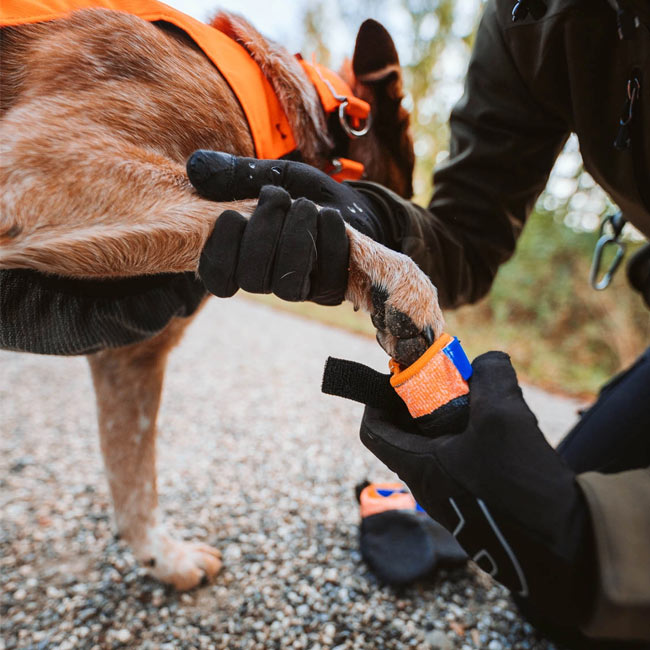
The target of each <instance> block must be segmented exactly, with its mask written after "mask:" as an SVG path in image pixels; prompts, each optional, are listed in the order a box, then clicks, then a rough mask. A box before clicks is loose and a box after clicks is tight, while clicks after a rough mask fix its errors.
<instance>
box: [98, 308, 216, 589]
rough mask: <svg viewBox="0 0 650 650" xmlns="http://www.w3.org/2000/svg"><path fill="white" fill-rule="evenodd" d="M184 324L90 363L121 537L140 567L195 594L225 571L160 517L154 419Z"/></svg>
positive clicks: (103, 354) (201, 546)
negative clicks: (174, 533) (170, 530)
mask: <svg viewBox="0 0 650 650" xmlns="http://www.w3.org/2000/svg"><path fill="white" fill-rule="evenodd" d="M186 324H187V319H176V320H174V321H172V323H171V324H170V325H169V326H168V327H167V329H166V330H165V331H163V332H162V333H161V334H159V335H158V336H156V337H155V338H153V339H151V340H149V341H145V342H143V343H138V344H136V345H132V346H129V347H126V348H120V349H117V350H107V351H104V352H99V353H97V354H94V355H92V356H89V357H88V360H89V362H90V368H91V371H92V376H93V381H94V384H95V392H96V396H97V410H98V417H99V433H100V439H101V448H102V454H103V456H104V464H105V467H106V474H107V476H108V482H109V485H110V489H111V493H112V497H113V503H114V507H115V517H116V523H117V530H118V533H119V534H120V535H121V536H122V537H123V538H124V539H125V540H126V541H127V542H128V543H129V545H130V546H131V547H132V549H133V550H134V553H135V555H136V557H137V559H138V561H140V562H141V563H142V564H144V565H145V566H148V567H150V571H151V573H152V574H153V575H154V576H155V577H156V578H158V579H160V580H162V581H163V582H168V583H171V584H173V585H174V586H175V587H176V588H177V589H190V588H192V587H194V586H196V585H197V584H199V583H200V582H201V580H202V579H203V577H204V576H205V577H208V578H211V577H212V576H214V575H215V574H216V573H217V572H218V571H219V569H220V567H221V561H220V559H219V558H220V554H219V551H217V550H216V549H214V548H212V547H210V546H207V545H205V544H197V543H192V542H184V541H178V540H175V539H174V538H173V537H171V536H170V535H169V533H168V532H167V531H166V529H165V526H164V524H163V522H162V521H161V518H160V515H159V513H158V510H157V506H158V495H157V490H156V449H155V444H156V415H157V413H158V405H159V402H160V393H161V388H162V381H163V374H164V370H165V363H166V359H167V353H168V352H169V350H170V348H171V347H172V345H173V344H174V343H175V342H176V341H177V340H178V338H179V337H180V335H181V333H182V331H183V329H184V328H185V326H186Z"/></svg>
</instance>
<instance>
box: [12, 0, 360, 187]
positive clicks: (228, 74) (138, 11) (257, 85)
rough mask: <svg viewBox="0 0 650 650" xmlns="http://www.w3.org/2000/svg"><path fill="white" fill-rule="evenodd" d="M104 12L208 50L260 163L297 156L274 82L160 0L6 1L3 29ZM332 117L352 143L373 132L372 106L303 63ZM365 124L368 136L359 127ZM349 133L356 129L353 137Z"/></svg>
mask: <svg viewBox="0 0 650 650" xmlns="http://www.w3.org/2000/svg"><path fill="white" fill-rule="evenodd" d="M89 8H103V9H111V10H114V11H122V12H126V13H129V14H133V15H135V16H138V17H139V18H142V19H144V20H147V21H149V22H154V21H159V20H160V21H165V22H168V23H171V24H172V25H175V26H176V27H178V28H180V29H182V30H183V31H184V32H185V33H186V34H187V35H188V36H189V37H190V38H192V40H193V41H194V42H195V43H196V44H197V45H198V46H199V47H200V48H201V49H202V50H203V52H204V53H205V55H206V56H207V57H208V58H209V59H210V61H211V62H212V63H213V64H214V65H215V66H216V68H217V70H219V72H220V73H221V74H222V75H223V77H224V78H225V80H226V81H227V82H228V84H229V86H230V88H231V90H232V91H233V92H234V93H235V95H236V97H237V99H238V100H239V103H240V104H241V107H242V109H243V111H244V114H245V116H246V120H247V121H248V125H249V128H250V131H251V135H252V138H253V142H254V145H255V152H256V156H257V157H258V158H267V159H274V158H282V157H283V156H286V155H287V154H289V153H291V152H293V151H295V150H296V141H295V138H294V136H293V133H292V131H291V126H290V124H289V121H288V119H287V116H286V114H285V112H284V109H283V108H282V106H281V104H280V102H279V100H278V98H277V96H276V94H275V92H274V90H273V87H272V86H271V84H270V82H269V80H268V79H267V78H266V77H265V76H264V74H263V72H262V70H261V69H260V67H259V66H258V65H257V63H256V62H255V61H254V60H253V58H252V57H251V56H250V54H249V53H248V52H247V51H246V49H245V48H243V47H242V46H241V45H239V43H236V42H235V41H234V40H232V39H231V38H230V37H228V36H227V35H226V34H223V33H222V32H220V31H218V30H217V29H215V28H214V27H211V26H210V25H206V24H205V23H202V22H200V21H198V20H196V19H194V18H192V17H191V16H188V15H186V14H184V13H182V12H180V11H177V10H176V9H173V8H172V7H169V6H168V5H166V4H163V3H162V2H158V1H157V0H2V2H0V27H9V26H14V25H22V24H26V23H38V22H44V21H47V20H55V19H57V18H62V17H63V16H65V15H67V14H68V13H70V12H72V11H76V10H79V9H89ZM301 64H302V65H303V68H304V69H305V72H306V73H307V75H308V76H309V78H310V80H311V81H312V83H313V84H314V86H315V88H316V90H317V92H318V95H319V97H320V99H321V103H322V105H323V110H324V111H325V113H326V114H328V115H329V113H331V112H334V111H339V116H340V119H341V124H342V126H343V128H344V130H346V132H347V133H348V135H350V136H351V137H358V136H359V135H364V134H365V133H366V132H367V127H368V126H369V117H370V106H368V104H367V103H366V102H364V101H362V100H360V99H358V98H356V97H354V95H353V93H352V90H351V89H350V87H349V86H348V85H347V84H346V83H345V82H344V81H343V80H342V79H340V77H338V76H337V75H336V74H334V73H333V72H331V71H330V70H327V69H326V68H323V67H322V66H318V65H311V64H308V63H306V62H305V61H302V60H301ZM364 121H365V123H366V128H365V130H363V129H359V125H360V124H362V123H363V122H364ZM347 129H350V130H349V131H348V130H347ZM338 160H340V161H341V162H340V163H339V165H337V164H333V169H332V172H333V173H332V175H333V176H334V177H335V178H337V180H344V179H350V178H360V177H361V174H362V173H363V165H361V164H360V163H356V162H354V161H344V160H343V159H338Z"/></svg>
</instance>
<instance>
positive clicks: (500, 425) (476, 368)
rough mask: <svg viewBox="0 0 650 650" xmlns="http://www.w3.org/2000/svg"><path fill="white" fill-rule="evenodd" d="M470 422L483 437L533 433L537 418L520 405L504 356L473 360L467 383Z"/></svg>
mask: <svg viewBox="0 0 650 650" xmlns="http://www.w3.org/2000/svg"><path fill="white" fill-rule="evenodd" d="M469 389H470V409H471V412H472V415H471V419H472V421H473V422H474V424H475V425H476V426H475V428H476V429H477V430H480V431H483V435H484V436H485V435H487V436H496V437H499V436H501V435H502V434H503V432H504V431H509V430H512V429H513V423H515V422H517V423H518V425H517V426H516V427H514V428H515V429H516V430H518V431H520V432H524V431H535V432H537V433H538V434H539V435H541V433H539V430H538V428H537V418H536V417H535V415H534V414H533V412H532V411H531V410H530V408H529V407H528V405H527V404H526V402H525V401H524V396H523V393H522V392H521V388H520V386H519V383H518V381H517V374H516V373H515V369H514V368H513V367H512V363H511V362H510V357H509V356H508V355H507V354H506V353H505V352H497V351H492V352H486V353H485V354H482V355H480V356H479V357H476V359H474V363H472V376H471V377H470V379H469Z"/></svg>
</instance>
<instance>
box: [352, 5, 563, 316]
mask: <svg viewBox="0 0 650 650" xmlns="http://www.w3.org/2000/svg"><path fill="white" fill-rule="evenodd" d="M503 4H504V3H502V2H501V3H497V2H495V1H494V0H492V1H490V2H488V4H487V7H486V10H485V13H484V15H483V18H482V20H481V23H480V26H479V28H478V32H477V35H476V41H475V45H474V50H473V53H472V57H471V60H470V64H469V68H468V71H467V76H466V80H465V91H464V94H463V97H462V98H461V100H460V101H459V102H458V104H457V105H456V106H455V107H454V109H453V111H452V113H451V118H450V127H451V141H450V150H449V158H448V159H447V160H446V161H444V162H443V163H442V164H441V165H440V166H439V167H438V168H437V170H436V171H435V173H434V178H433V181H434V187H433V189H434V191H433V197H432V199H431V202H430V203H429V206H428V208H427V209H426V210H424V209H422V208H418V206H415V205H414V204H413V203H410V202H406V201H404V200H402V199H400V198H399V197H397V196H395V195H394V194H392V193H391V194H389V193H387V192H385V191H383V190H382V189H378V188H377V187H376V186H375V188H369V189H368V190H366V191H369V192H371V193H373V194H374V195H375V196H377V197H379V198H381V199H382V200H383V201H385V202H386V203H387V204H388V205H389V206H390V209H388V210H387V211H386V212H387V214H389V215H390V216H391V219H390V222H391V230H392V233H393V237H394V238H395V240H396V246H397V248H398V250H400V251H401V252H403V253H406V254H407V255H409V256H410V257H411V258H412V259H413V260H415V261H416V262H417V263H418V265H419V266H420V268H421V269H422V270H423V271H424V272H425V273H426V274H427V275H428V276H429V277H430V278H431V280H432V282H433V283H434V284H435V285H436V287H437V288H438V292H439V296H440V303H441V306H442V307H455V306H458V305H461V304H464V303H468V302H474V301H476V300H478V299H479V298H481V297H482V296H483V295H485V294H486V293H487V291H488V290H489V288H490V286H491V284H492V281H493V279H494V276H495V275H496V272H497V269H498V267H499V266H500V265H501V264H502V263H503V262H505V261H506V260H507V259H509V258H510V256H511V255H512V253H513V251H514V249H515V243H516V240H517V238H518V236H519V234H520V232H521V229H522V228H523V226H524V222H525V221H526V218H527V216H528V215H529V213H530V212H531V210H532V209H533V207H534V204H535V201H536V199H537V197H538V196H539V194H540V193H541V191H542V190H543V189H544V187H545V185H546V182H547V179H548V176H549V173H550V171H551V168H552V166H553V163H554V161H555V159H556V158H557V156H558V154H559V152H560V150H561V149H562V146H563V145H564V142H565V141H566V138H567V136H568V133H569V127H568V125H567V124H566V121H565V119H564V118H563V117H560V115H559V114H555V113H552V112H551V110H550V109H548V110H547V109H545V108H544V107H542V106H541V105H540V102H539V101H538V99H537V98H535V97H534V96H533V94H532V93H531V91H530V89H529V86H530V85H533V84H534V83H535V79H534V78H535V70H534V65H539V66H544V65H545V64H546V58H547V52H546V47H547V42H546V41H547V39H548V36H547V32H548V29H544V26H543V25H542V24H541V23H532V24H529V25H526V26H522V27H519V26H516V27H514V28H513V30H517V31H513V32H511V33H510V37H511V38H513V39H518V41H522V40H525V41H526V43H525V45H526V48H527V51H528V52H529V57H528V58H527V60H526V62H525V64H523V63H521V64H520V63H518V62H517V61H515V60H514V59H513V56H512V53H511V50H510V47H509V45H508V42H509V41H508V40H507V39H506V31H505V30H506V24H505V23H504V21H505V20H508V26H509V25H511V24H512V23H511V22H510V20H509V14H510V9H511V8H512V3H510V5H509V6H508V7H507V11H504V9H503V8H501V7H500V5H503ZM521 30H524V31H521ZM558 56H559V55H558V53H555V55H554V56H553V57H548V59H549V65H550V64H551V63H550V62H551V61H557V59H558ZM561 86H562V84H561V80H560V79H558V87H561ZM567 92H568V91H567ZM551 102H552V98H549V104H551ZM558 113H559V111H558ZM353 185H354V183H353ZM359 189H362V188H361V187H359Z"/></svg>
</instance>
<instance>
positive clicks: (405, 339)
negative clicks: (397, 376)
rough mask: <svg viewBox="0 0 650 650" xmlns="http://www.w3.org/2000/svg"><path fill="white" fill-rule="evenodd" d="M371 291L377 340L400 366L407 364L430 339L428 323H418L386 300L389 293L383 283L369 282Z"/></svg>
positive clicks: (425, 348) (372, 316)
mask: <svg viewBox="0 0 650 650" xmlns="http://www.w3.org/2000/svg"><path fill="white" fill-rule="evenodd" d="M371 293H372V306H373V310H374V311H373V314H372V315H371V319H372V322H373V325H374V326H375V327H376V328H377V340H378V341H379V344H380V345H381V346H382V347H383V348H384V350H386V352H388V354H390V356H391V357H393V359H395V361H397V362H398V363H399V364H400V366H402V367H403V368H405V367H407V366H410V365H411V364H412V363H414V362H415V361H416V360H417V359H418V358H419V357H421V356H422V355H423V354H424V353H425V352H426V350H427V348H428V347H429V346H430V345H431V344H432V343H433V341H434V339H435V334H434V330H433V327H432V325H430V324H426V325H424V326H423V327H418V325H416V324H415V322H414V321H413V319H412V318H411V316H409V315H408V314H407V313H405V312H403V311H401V310H399V309H398V308H397V307H395V306H394V305H393V304H390V294H389V292H388V291H387V290H386V289H385V288H384V287H377V286H373V287H372V290H371ZM425 322H426V321H425Z"/></svg>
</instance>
